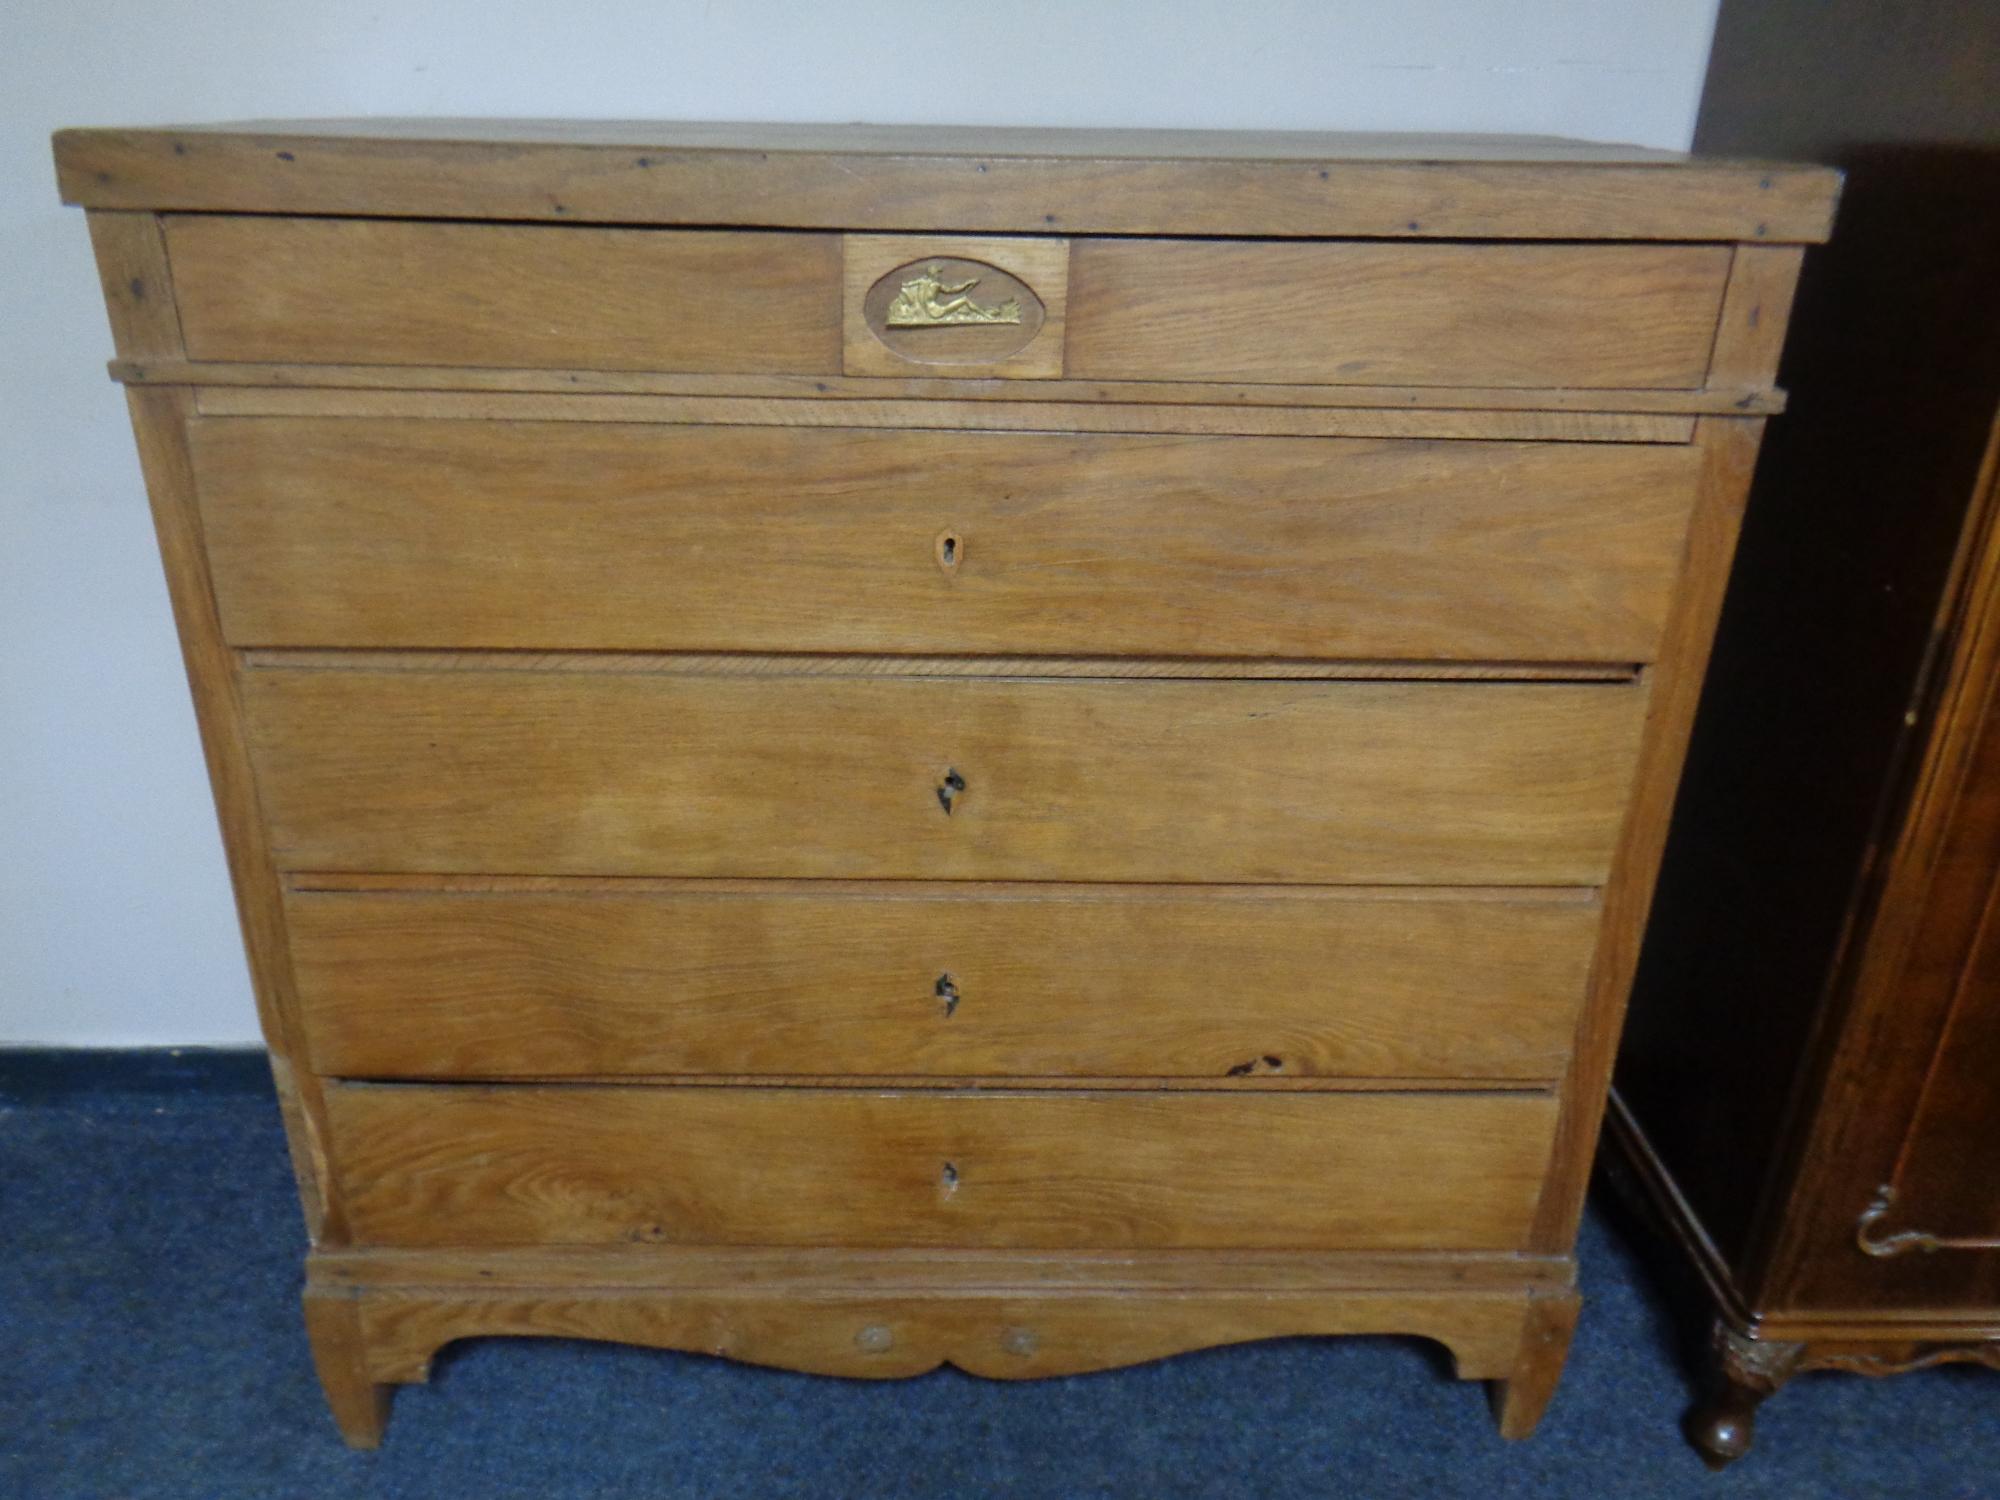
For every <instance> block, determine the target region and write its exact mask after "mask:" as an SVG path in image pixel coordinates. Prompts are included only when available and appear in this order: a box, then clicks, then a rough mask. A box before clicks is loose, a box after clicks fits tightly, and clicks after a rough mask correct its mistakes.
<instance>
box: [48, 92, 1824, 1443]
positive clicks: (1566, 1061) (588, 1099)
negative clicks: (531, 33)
mask: <svg viewBox="0 0 2000 1500" xmlns="http://www.w3.org/2000/svg"><path fill="white" fill-rule="evenodd" d="M57 154H58V159H59V162H60V165H61V169H62V181H63V186H64V191H65V194H66V196H67V197H68V198H69V199H70V200H71V201H74V202H80V203H82V204H84V205H86V206H87V207H89V208H90V209H91V224H92V231H93V236H94V240H95V243H96V246H97V251H98V257H99V261H100V266H101V269H102V273H103V280H104V286H105V289H106V294H107V297H108V299H109V303H110V307H111V314H112V322H113V326H114V331H115V333H116V336H117V343H118V354H119V361H118V363H117V364H116V365H115V366H114V373H116V374H117V375H118V377H119V378H121V379H123V380H124V381H126V382H127V383H128V385H129V387H130V394H131V400H132V404H133V411H134V415H135V421H136V424H137V429H138V435H139V442H140V447H141V451H142V455H143V458H144V461H145V467H146V473H147V481H148V487H149V489H150V491H151V494H152V498H153V502H154V506H155V511H156V515H157V519H158V522H159V527H160V535H161V539H162V546H163V549H164V552H165V555H166V560H167V566H168V571H169V575H170V579H171V583H172V588H173V596H174V602H175V607H176V610H177V615H178V619H179V623H180V628H181V632H182V636H183V641H184V645H185V647H186V651H187V655H188V661H189V666H190V673H191V677H192V680H193V684H194V689H195V694H196V699H197V703H198V706H199V710H200V717H201V722H202V728H203V733H204V736H205V743H206V747H207V753H208V757H209V764H210V768H211V771H212V774H213V777H214V781H215V786H216V791H217V797H218V801H219V804H220V806H221V810H222V816H223V821H224V825H225V830H226V835H227V843H228V848H229V855H230V859H231V863H232V869H233V873H234V876H235V880H236V886H237V891H238V896H239V900H240V902H241V909H242V914H243V922H244V930H245V933H246V937H247V941H248V946H249V951H250V958H251V964H252V967H253V970H254V972H255V976H256V980H257V987H258V993H259V997H260V1004H261V1006H262V1014H263V1021H264V1025H265V1028H266V1031H267V1034H268V1037H269V1040H270V1044H271V1051H272V1056H273V1060H274V1065H275V1067H276V1070H277V1074H278V1077H279V1080H280V1089H281V1095H282V1096H283V1098H284V1100H285V1104H286V1113H287V1121H288V1126H289V1128H290V1132H291V1139H292V1142H293V1148H294V1157H295V1161H296V1164H297V1168H298V1175H299V1180H300V1186H301V1190H302V1193H303V1196H304V1200H305V1205H306V1212H307V1216H308V1218H309V1220H310V1224H311V1229H312V1233H313V1239H314V1249H313V1251H312V1253H311V1255H310V1258H309V1260H308V1265H307V1288H306V1312H307V1323H308V1327H309V1329H310V1332H311V1335H312V1341H313V1346H314V1352H315V1355H316V1358H317V1360H318V1364H319V1368H320V1372H321V1376H322V1379H323V1382H324V1384H325V1386H326V1390H327V1394H328V1397H329V1400H330V1401H331V1403H332V1405H333V1408H334V1411H335V1414H336V1416H337V1417H338V1418H339V1421H340V1424H341V1428H342V1431H343V1432H344V1433H345V1434H346V1436H347V1438H348V1440H349V1441H350V1442H352V1443H356V1444H359V1445H366V1444H372V1443H374V1442H376V1441H378V1440H379V1438H380V1435H381V1431H382V1424H383V1421H384V1417H385V1414H386V1393H387V1392H388V1390H389V1389H390V1388H391V1386H392V1385H393V1384H394V1383H396V1382H400V1381H409V1380H420V1379H422V1378H424V1375H425V1373H426V1370H427V1367H428V1363H429V1360H430V1358H431V1356H432V1354H433V1353H434V1352H435V1351H436V1349H437V1348H439V1347H440V1346H441V1345H443V1344H444V1343H447V1342H449V1341H450V1340H453V1339H456V1338H460V1337H465V1336H469V1335H475V1334H493V1333H518V1334H564V1335H572V1336H585V1337H600V1338H611V1339H621V1340H630V1341H636V1342H644V1343H651V1344H657V1345H663V1346H669V1347H674V1348H681V1349H690V1350H700V1351H707V1352H713V1353H719V1354H725V1355H731V1356H734V1357H738V1358H742V1359H747V1360H755V1361H761V1362H765V1363H770V1364H776V1365H784V1366H790V1367H794V1368H798V1369H804V1370H814V1371H826V1372H832V1373H840V1374H848V1375H906V1374H912V1373H916V1372H919V1371H922V1370H926V1369H929V1368H932V1367H934V1366H936V1365H937V1364H939V1363H940V1362H943V1361H950V1362H952V1363H954V1364H957V1365H960V1366H962V1367H964V1368H966V1369H968V1370H972V1371H975V1372H978V1373H981V1374H987V1375H997V1376H1033V1375H1044V1374H1054V1373H1062V1372H1072V1371H1079V1370H1088V1369H1095V1368H1103V1367H1106V1366H1111V1365H1116V1364H1120V1363H1127V1362H1131V1361H1136V1360H1143V1359H1150V1358H1155V1357H1158V1356H1162V1355H1166V1354H1171V1353H1173V1352H1175V1351H1178V1350H1182V1349H1187V1348H1191V1347H1196V1346H1200V1345H1205V1344H1216V1343H1227V1342H1233V1341H1240V1340H1244V1339H1253V1338H1260V1337H1265V1336H1270V1335H1278V1334H1297V1333H1325V1334H1333V1333H1350V1332H1365V1333H1381V1332H1401V1333H1414V1334H1421V1335H1426V1336H1429V1337H1431V1338H1435V1339H1438V1340H1440V1341H1442V1342H1444V1343H1445V1344H1446V1345H1448V1346H1449V1347H1450V1348H1451V1350H1452V1351H1453V1353H1454V1355H1455V1357H1456V1359H1457V1362H1458V1368H1459V1371H1460V1373H1461V1374H1462V1375H1464V1376H1467V1377H1472V1378H1486V1379H1491V1380H1494V1381H1496V1382H1498V1383H1499V1384H1498V1387H1497V1389H1498V1390H1499V1391H1500V1393H1501V1402H1500V1410H1501V1424H1502V1427H1503V1430H1505V1431H1506V1432H1508V1433H1509V1434H1511V1435H1520V1434H1524V1433H1526V1432H1527V1431H1528V1430H1529V1429H1530V1428H1531V1427H1532V1426H1533V1424H1534V1422H1535V1420H1536V1418H1537V1417H1538V1415H1539V1413H1540V1411H1541V1408H1542V1406H1543V1404H1544V1402H1545V1401H1546V1400H1547V1398H1548V1395H1549V1393H1550V1391H1551V1389H1552V1388H1553V1386H1554V1383H1555V1380H1556V1377H1557V1374H1558V1372H1559V1370H1560V1367H1561V1363H1562V1357H1563V1352H1564V1348H1565V1346H1566V1343H1567V1338H1568V1333H1569V1329H1570V1327H1571V1325H1572V1323H1573V1321H1574V1318H1575V1315H1576V1308H1577V1298H1576V1294H1575V1291H1574V1285H1573V1274H1572V1273H1573V1264H1572V1260H1571V1249H1572V1244H1573V1239H1574V1233H1575V1226H1576V1220H1577V1216H1578V1213H1579V1211H1580V1204H1581V1197H1582V1189H1583V1181H1584V1175H1585V1172H1586V1169H1587V1165H1588V1161H1589V1157H1590V1153H1591V1149H1592V1146H1593V1143H1594V1140H1595V1136H1596V1131H1597V1126H1598V1122H1599V1115H1600V1111H1601V1108H1602V1103H1603V1094H1604V1088H1605V1074H1606V1069H1607V1067H1608V1064H1609V1059H1610V1054H1611V1048H1612V1046H1613V1043H1614V1041H1615V1035H1616V1030H1617V1025H1618V1020H1619V1015H1620V1011H1621V1007H1622V1004H1623V999H1624V992H1625V989H1626V985H1627V982H1628V978H1629V974H1630V970H1631V966H1632V961H1633V955H1634V951H1635V944H1636V942H1637V940H1638V937H1639V928H1640V924H1641V920H1642V917H1643V913H1644V910H1645V906H1646V900H1647V895H1648V892H1649V889H1650V885H1651V881H1652V877H1653V871H1654V866H1655V864H1656V862H1657V858H1658V853H1659V845H1660V839H1661V834H1662V830H1663V828H1664V824H1665V818H1666V815H1667V811H1668V808H1669V805H1670V802H1671V797H1672V791H1673V785H1674V780H1675V776H1676V774H1677V770H1678V766H1679V759H1680V754H1681V746H1682V741H1683V738H1684V735H1685V730H1686V725H1687V720H1688V716H1689V714H1690V712H1691V709H1692V705H1693V701H1694V695H1695V692H1696V689H1697V687H1698V683H1699V676H1700V671H1701V667H1702V663H1703V658H1704V655H1705V653H1706V649H1707V642H1708V637H1709V632H1710V628H1711V624H1712V620H1713V616H1714V612H1715V609H1716V606H1717V602H1718V599H1719V597H1720V591H1721V588H1722V585H1723V580H1724V577H1725V574H1726V570H1727V564H1728V558H1729V552H1730V548H1731V546H1732V544H1733V538H1734V526H1735V517H1736V514H1737V510H1738V506H1739V503H1740V501H1741V498H1742V494H1743V489H1744V485H1745V482H1746V480H1747V477H1748V470H1749V466H1750V462H1751V459H1752V457H1753V455H1754V451H1755V447H1756V443H1757V439H1758V435H1759V432H1760V428H1761V424H1762V421H1763V419H1764V416H1765V415H1766V414H1768V413H1769V412H1771V411H1774V410H1776V409H1777V398H1776V395H1775V393H1774V392H1773V391H1772V389H1771V387H1770V379H1771V374H1772V370H1773V367H1774V363H1775V359H1776V354H1777V349H1778V344H1779V341H1780V338H1781V334H1782V329H1783V324H1784V319H1785V312H1786V308H1787V305H1788V302H1789V298H1790V294H1791V286H1792V279H1793V276H1794V273H1795V271H1796V267H1797V261H1798V254H1799V248H1798V247H1799V245H1800V244H1801V243H1803V242H1805V241H1809V240H1813V239H1816V238H1818V237H1820V236H1821V235H1822V234H1823V232H1824V230H1825V226H1826V223H1827V220H1828V216H1829V213H1830V209H1831V199H1832V193H1833V184H1834V178H1833V176H1832V174H1830V173H1826V172H1822V171H1817V170H1812V169H1775V168H1759V167H1754V166H1742V165H1728V164H1717V163H1694V162H1688V161H1685V160H1682V159H1679V158H1674V157H1668V156H1663V155H1649V154H1646V153H1632V152H1624V151H1618V150H1611V149H1607V148H1595V147H1588V146H1578V145H1564V144H1561V143H1549V142H1541V143H1536V142H1507V141H1480V140H1461V141H1454V142H1438V141H1423V140H1408V141H1398V140H1394V139H1388V140H1371V139H1369V138H1365V137H1361V138H1342V137H1311V136H1269V137H1263V136H1202V135H1191V136H1183V135H1171V134H1152V133H1126V134H1118V133H1112V134H1089V133H1081V134H1079V133H1064V132H1012V131H958V130H951V131H920V130H871V129H867V128H858V127H857V128H853V129H846V130H826V129H808V128H803V127H720V126H716V127H700V126H645V125H641V126H618V125H592V126H578V127H573V128H568V129H558V128H551V127H546V126H543V127H526V126H513V125H507V124H483V125H482V124H465V123H460V124H451V123H449V122H424V123H423V124H421V125H416V126H398V125H395V124H388V123H376V124H371V123H367V122H358V123H346V124H340V123H336V124H315V125H298V126H287V125H269V126H250V127H236V128H220V129H212V130H211V129H197V130H160V131H81V132H67V133H65V134H64V135H62V136H60V137H58V141H57ZM718 226H719V227H718Z"/></svg>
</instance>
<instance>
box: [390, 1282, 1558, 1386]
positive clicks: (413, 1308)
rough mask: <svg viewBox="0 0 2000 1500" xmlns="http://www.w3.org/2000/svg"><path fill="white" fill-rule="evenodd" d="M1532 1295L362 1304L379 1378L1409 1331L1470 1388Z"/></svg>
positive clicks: (450, 1299)
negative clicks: (656, 1355) (522, 1338)
mask: <svg viewBox="0 0 2000 1500" xmlns="http://www.w3.org/2000/svg"><path fill="white" fill-rule="evenodd" d="M1525 1301H1526V1299H1525V1298H1523V1297H1522V1296H1520V1295H1519V1294H1515V1295H1511V1296H1510V1295H1505V1294H1495V1293H1486V1294H1484V1295H1481V1294H1476V1293H1469V1292H1459V1293H1456V1294H1453V1293H1437V1292H1433V1293H1428V1294H1426V1293H1417V1292H1401V1293H1394V1292H1352V1291H1345V1292H1343V1291H1319V1292H1309V1293H1292V1294H1289V1295H1288V1294H1282V1293H1279V1294H1273V1293H1262V1294H1256V1293H1252V1294H1248V1295H1244V1294H1236V1295H1231V1294H1229V1293H1223V1292H1215V1291H1197V1292H1183V1293H1179V1294H1177V1295H1170V1296H1155V1297H1152V1298H1149V1299H1146V1300H1145V1301H1138V1300H1134V1299H1131V1298H1126V1297H1119V1296H1116V1295H1112V1296H1097V1297H1089V1296H1071V1297H1048V1296H1034V1295H1023V1294H1020V1293H1009V1294H1001V1295H988V1296H983V1297H982V1296H978V1295H967V1296H961V1297H957V1298H954V1299H953V1300H951V1301H949V1302H946V1301H940V1300H937V1299H934V1298H921V1297H910V1296H903V1297H896V1296H884V1295H880V1294H878V1295H875V1296H866V1295H854V1296H846V1297H841V1298H838V1299H828V1298H820V1299H816V1300H814V1301H812V1302H809V1303H803V1302H796V1301H789V1300H786V1299H782V1298H778V1297H772V1296H769V1295H761V1296H760V1295H758V1294H755V1293H744V1292H741V1291H735V1292H732V1291H730V1290H727V1289H724V1288H706V1289H704V1290H702V1291H701V1292H699V1293H696V1294H694V1295H691V1296H690V1295H685V1294H683V1295H676V1296H666V1295H660V1294H647V1293H634V1292H626V1293H599V1294H595V1295H592V1294H587V1293H583V1294H580V1293H571V1294H568V1295H564V1294H561V1293H557V1292H552V1291H549V1290H544V1289H535V1290H524V1291H520V1292H515V1293H512V1294H509V1293H508V1292H505V1291H501V1292H493V1291H488V1290H485V1289H481V1288H472V1287H468V1288H463V1289H458V1290H455V1291H451V1292H438V1293H431V1294H426V1295H423V1296H408V1295H402V1294H399V1293H397V1292H394V1291H383V1292H380V1293H376V1294H372V1295H367V1296H364V1297H363V1298H362V1300H361V1309H362V1311H361V1317H362V1320H363V1326H364V1328H365V1329H366V1332H367V1337H368V1341H369V1349H370V1355H371V1363H370V1366H369V1370H370V1373H371V1375H373V1376H374V1378H376V1379H378V1380H384V1381H420V1380H424V1379H426V1378H428V1375H429V1368H430V1362H431V1359H432V1357H433V1356H434V1354H435V1353H436V1351H437V1350H438V1349H439V1348H440V1347H442V1346H443V1345H445V1344H447V1343H450V1342H451V1341H452V1340H454V1339H460V1338H471V1337H487V1336H492V1335H496V1334H499V1335H530V1336H554V1337H561V1338H590V1339H615V1340H618V1341H619V1342H621V1343H634V1344H650V1345H652V1346H654V1347H656V1348H666V1349H684V1350H687V1351H688V1352H690V1353H696V1354H713V1355H719V1356H722V1357H725V1358H729V1359H737V1360H744V1361H748V1362H750V1363H754V1364H763V1365H774V1366H777V1367H779V1368H781V1369H790V1370H806V1371H810V1372H813V1373H815V1374H822V1375H839V1376H845V1377H848V1378H850V1379H863V1380H870V1379H873V1380H882V1379H900V1378H907V1377H909V1376H912V1375H920V1374H923V1373H924V1372H926V1371H928V1370H933V1369H936V1368H937V1367H938V1366H939V1365H943V1364H950V1365H954V1366H956V1367H958V1368H959V1369H962V1370H966V1371H968V1372H969V1373H972V1374H975V1375H980V1376H984V1377H986V1378H988V1379H999V1380H1025V1379H1036V1378H1041V1377H1045V1376H1050V1375H1074V1374H1081V1373H1084V1372H1087V1371H1092V1370H1104V1369H1111V1368H1115V1367H1117V1366H1120V1365H1130V1364H1139V1363H1142V1362H1144V1361H1148V1360H1154V1359H1161V1358H1164V1357H1166V1356H1168V1355H1172V1354H1179V1353H1183V1352H1185V1351H1186V1350H1189V1349H1198V1348H1209V1347H1214V1346H1216V1345H1219V1344H1237V1343H1245V1342H1248V1341H1250V1340H1253V1339H1262V1338H1273V1337H1282V1336H1286V1335H1297V1334H1307V1335H1312V1334H1319V1335H1326V1334H1404V1335H1415V1336H1417V1337H1420V1338H1430V1339H1434V1340H1436V1341H1437V1342H1438V1343H1440V1344H1443V1345H1444V1346H1445V1347H1446V1348H1447V1349H1448V1350H1449V1351H1450V1352H1451V1355H1452V1358H1453V1361H1454V1363H1455V1365H1456V1366H1457V1373H1458V1375H1459V1377H1460V1378H1461V1379H1467V1380H1476V1379H1480V1378H1482V1377H1485V1376H1487V1375H1488V1374H1489V1372H1490V1371H1491V1370H1492V1369H1493V1368H1495V1367H1500V1368H1504V1367H1505V1362H1506V1360H1507V1358H1508V1356H1509V1352H1510V1350H1511V1348H1512V1346H1513V1345H1514V1344H1515V1343H1517V1342H1518V1340H1519V1333H1518V1329H1519V1326H1520V1324H1521V1321H1522V1318H1523V1315H1524V1314H1523V1304H1524V1302H1525Z"/></svg>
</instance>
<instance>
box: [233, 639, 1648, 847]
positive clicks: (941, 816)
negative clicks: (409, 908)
mask: <svg viewBox="0 0 2000 1500" xmlns="http://www.w3.org/2000/svg"><path fill="white" fill-rule="evenodd" d="M243 702H244V711H245V715H246V719H247V724H248V729H249V735H250V740H251V746H252V753H253V756H254V758H255V761H256V768H257V780H258V786H259V792H260V795H261V797H262V800H263V803H264V810H265V816H266V819H267V822H268V824H269V829H270V834H271V838H272V841H273V845H274V848H275V851H276V856H277V860H278V863H279V866H280V867H281V868H283V869H290V870H327V871H336V870H349V871H385V872H409V873H418V872H432V873H454V872H462V873H471V872H485V873H491V874H550V875H679V876H688V875H693V876H748V877H786V876H797V877H818V878H842V877H849V878H857V879H974V880H976V879H990V880H1082V881H1119V880H1131V881H1153V880H1174V881H1231V882H1233V881H1246V882H1268V881H1285V882H1300V883H1315V882H1371V883H1393V884H1419V885H1465V884H1472V885H1598V884H1601V883H1602V882H1603V880H1604V878H1605V874H1606V871H1607V867H1608V865H1609V862H1610V857H1611V851H1612V845H1613V842H1614V840H1615V838H1616V836H1617V832H1618V828H1619V824H1620V821H1621V816H1622V813H1623V809H1624V805H1625V798H1626V792H1627V788H1628V785H1629V783H1630V781H1631V777H1632V771H1633V766H1634V761H1635V757H1636V752H1637V746H1638V739H1639V730H1640V723H1641V719H1642V717H1643V713H1644V708H1645V692H1644V689H1643V688H1641V687H1638V686H1636V685H1633V684H1591V685H1568V684H1564V685H1551V684H1519V683H1467V682H1454V683H1414V684H1412V683H1355V682H1334V683H1328V682H1240V681H1239V682H1192V681H1179V682H1155V681H1134V680H1124V681H1050V680H1046V679H1043V680H1028V681H1022V680H990V679H988V680H969V681H968V680H940V679H922V678H901V679H889V680H882V679H856V678H809V677H790V678H786V677H769V678H754V677H751V678H702V677H676V676H671V675H666V674H661V673H648V672H637V671H634V672H623V673H619V672H599V671H568V672H564V671H554V670H544V669H534V668H521V669H506V668H501V667H494V668H490V669H487V670H444V669H436V670H396V669H394V668H393V667H390V668H374V667H366V668H364V667H355V668H351V669H329V668H292V667H260V668H255V669H252V670H250V671H248V672H246V673H245V674H244V683H243Z"/></svg>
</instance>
